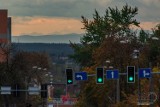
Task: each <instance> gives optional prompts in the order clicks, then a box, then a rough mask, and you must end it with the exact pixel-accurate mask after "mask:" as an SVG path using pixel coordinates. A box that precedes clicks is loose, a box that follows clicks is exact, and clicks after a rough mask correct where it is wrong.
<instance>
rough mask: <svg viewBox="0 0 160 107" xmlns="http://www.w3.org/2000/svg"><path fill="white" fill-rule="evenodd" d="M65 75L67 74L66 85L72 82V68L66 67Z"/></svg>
mask: <svg viewBox="0 0 160 107" xmlns="http://www.w3.org/2000/svg"><path fill="white" fill-rule="evenodd" d="M66 75H67V85H68V84H73V70H72V69H71V68H67V69H66Z"/></svg>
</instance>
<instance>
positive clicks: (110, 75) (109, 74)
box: [106, 70, 119, 79]
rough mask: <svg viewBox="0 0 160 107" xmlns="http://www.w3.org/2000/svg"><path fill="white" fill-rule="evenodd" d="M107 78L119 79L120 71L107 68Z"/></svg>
mask: <svg viewBox="0 0 160 107" xmlns="http://www.w3.org/2000/svg"><path fill="white" fill-rule="evenodd" d="M106 78H107V79H118V78H119V71H118V70H106Z"/></svg>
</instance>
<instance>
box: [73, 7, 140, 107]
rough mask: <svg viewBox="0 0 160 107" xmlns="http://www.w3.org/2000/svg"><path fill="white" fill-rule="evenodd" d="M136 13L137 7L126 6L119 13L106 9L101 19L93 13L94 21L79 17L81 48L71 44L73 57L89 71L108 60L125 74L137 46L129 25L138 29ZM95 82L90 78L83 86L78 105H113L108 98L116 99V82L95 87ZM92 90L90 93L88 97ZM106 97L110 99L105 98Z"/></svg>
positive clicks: (98, 106) (117, 10) (115, 10)
mask: <svg viewBox="0 0 160 107" xmlns="http://www.w3.org/2000/svg"><path fill="white" fill-rule="evenodd" d="M137 14H138V8H137V7H134V8H132V7H130V6H128V5H127V4H126V5H125V6H123V8H122V9H121V10H119V9H118V8H117V7H116V8H111V7H109V8H108V9H106V12H105V15H104V16H100V15H99V13H98V12H97V11H96V10H95V13H94V14H93V20H88V19H87V18H85V17H84V16H82V23H83V25H84V28H83V29H84V30H85V31H86V34H85V35H84V36H83V37H82V38H81V44H80V45H76V44H73V43H71V46H72V47H73V49H74V50H75V54H74V55H73V56H72V58H74V59H75V60H76V61H77V62H79V63H80V64H81V65H82V66H84V67H90V68H92V70H93V71H95V68H96V67H97V66H104V65H105V61H106V60H107V59H109V60H110V61H111V63H112V64H113V66H114V68H117V69H121V72H125V69H122V68H124V66H126V65H128V64H132V63H134V62H132V59H131V58H132V57H131V55H132V52H133V49H134V48H138V47H139V42H138V40H137V37H136V32H135V31H134V30H133V29H131V26H139V22H137V20H136V19H135V18H134V17H135V15H137ZM122 42H125V43H122ZM94 79H95V78H94V77H93V78H92V79H91V80H92V81H87V82H86V83H84V84H83V85H84V86H83V87H85V88H83V89H82V92H81V97H80V102H81V100H82V102H81V103H80V102H79V103H77V104H78V105H81V106H85V105H87V104H88V102H89V104H90V106H93V105H96V107H106V106H107V105H112V104H113V103H115V100H114V101H113V100H111V99H110V98H111V97H112V98H113V96H115V95H113V93H115V88H116V85H113V84H115V82H114V81H112V82H108V81H106V82H105V84H104V85H102V86H101V87H99V86H98V87H97V85H96V84H95V81H94ZM123 80H124V79H123ZM123 83H124V81H123ZM122 88H124V85H123V86H122ZM87 90H88V91H87ZM92 91H93V93H92V94H90V92H92ZM97 92H98V93H97ZM86 96H88V97H86ZM106 96H109V97H107V98H106ZM108 101H109V102H108Z"/></svg>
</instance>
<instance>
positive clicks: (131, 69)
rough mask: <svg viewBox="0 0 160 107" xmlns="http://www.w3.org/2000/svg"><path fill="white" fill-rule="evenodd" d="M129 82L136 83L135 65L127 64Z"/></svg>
mask: <svg viewBox="0 0 160 107" xmlns="http://www.w3.org/2000/svg"><path fill="white" fill-rule="evenodd" d="M127 83H135V66H127Z"/></svg>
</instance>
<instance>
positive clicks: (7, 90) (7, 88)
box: [1, 86, 11, 94]
mask: <svg viewBox="0 0 160 107" xmlns="http://www.w3.org/2000/svg"><path fill="white" fill-rule="evenodd" d="M1 94H11V87H10V86H1Z"/></svg>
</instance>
